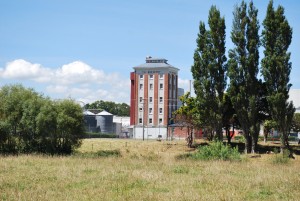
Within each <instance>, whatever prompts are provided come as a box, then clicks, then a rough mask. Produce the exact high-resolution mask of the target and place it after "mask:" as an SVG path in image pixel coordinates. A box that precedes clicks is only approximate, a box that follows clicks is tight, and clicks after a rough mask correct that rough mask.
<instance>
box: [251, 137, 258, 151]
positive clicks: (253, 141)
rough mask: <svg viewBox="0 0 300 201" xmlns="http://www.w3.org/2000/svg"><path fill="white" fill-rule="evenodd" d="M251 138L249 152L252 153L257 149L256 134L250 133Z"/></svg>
mask: <svg viewBox="0 0 300 201" xmlns="http://www.w3.org/2000/svg"><path fill="white" fill-rule="evenodd" d="M251 139H252V146H251V153H252V154H254V153H255V152H256V150H257V141H258V136H257V135H252V138H251Z"/></svg>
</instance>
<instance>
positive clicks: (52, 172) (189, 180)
mask: <svg viewBox="0 0 300 201" xmlns="http://www.w3.org/2000/svg"><path fill="white" fill-rule="evenodd" d="M114 150H119V152H120V155H119V156H118V157H115V156H113V154H111V155H110V154H108V156H107V157H82V155H81V156H79V155H74V156H69V157H68V156H59V157H58V156H57V157H49V156H41V155H21V156H7V157H0V170H1V171H0V200H72V201H73V200H104V201H105V200H109V201H110V200H116V201H121V200H122V201H123V200H149V201H150V200H151V201H152V200H154V201H155V200H162V201H165V200H298V199H299V197H300V191H299V190H298V187H299V185H300V180H299V178H300V172H299V167H300V162H299V161H300V157H299V156H296V160H293V161H290V163H288V164H274V163H272V162H271V161H272V158H274V155H263V156H262V157H261V158H253V159H249V160H247V161H242V162H240V163H232V162H230V161H221V160H217V161H198V160H176V159H175V156H177V155H179V154H183V153H191V154H193V153H194V152H195V151H194V150H193V149H188V148H187V147H186V145H185V142H184V141H177V142H165V141H164V142H157V141H145V142H143V141H135V140H108V139H101V140H100V139H97V140H95V139H91V140H84V141H83V145H82V147H81V148H80V149H78V150H77V151H78V152H80V153H82V154H91V153H94V154H96V155H97V153H101V151H114ZM106 153H107V152H106ZM109 153H112V152H109Z"/></svg>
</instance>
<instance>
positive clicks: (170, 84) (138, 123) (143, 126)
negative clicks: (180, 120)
mask: <svg viewBox="0 0 300 201" xmlns="http://www.w3.org/2000/svg"><path fill="white" fill-rule="evenodd" d="M133 69H134V72H131V74H130V80H131V97H130V128H129V134H130V136H131V137H133V138H138V139H156V138H158V137H162V138H166V137H167V126H168V124H170V123H171V121H172V113H173V112H174V111H175V110H176V109H177V98H178V71H179V69H178V68H176V67H174V66H172V65H170V64H168V62H167V60H166V59H164V58H152V57H150V56H149V57H146V63H144V64H141V65H138V66H135V67H133Z"/></svg>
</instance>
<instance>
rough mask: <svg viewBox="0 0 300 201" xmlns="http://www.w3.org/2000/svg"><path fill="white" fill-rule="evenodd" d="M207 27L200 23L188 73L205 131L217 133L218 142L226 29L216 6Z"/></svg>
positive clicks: (224, 80)
mask: <svg viewBox="0 0 300 201" xmlns="http://www.w3.org/2000/svg"><path fill="white" fill-rule="evenodd" d="M208 24H209V27H210V30H206V28H205V24H204V22H200V25H199V34H198V38H197V48H196V50H195V53H194V64H193V66H192V69H191V71H192V74H193V78H194V88H195V93H196V95H197V102H198V103H199V106H198V111H199V113H200V118H201V121H202V123H203V125H204V126H205V127H206V128H207V129H212V133H216V136H215V137H216V138H217V139H219V140H221V139H222V137H223V133H222V123H223V122H222V113H223V111H222V110H223V94H224V90H225V87H226V78H227V77H226V71H227V65H226V63H225V62H226V56H225V36H226V34H225V29H226V26H225V19H224V17H221V15H220V11H219V10H218V9H217V8H216V6H212V7H211V8H210V11H209V16H208Z"/></svg>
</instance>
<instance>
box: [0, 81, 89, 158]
mask: <svg viewBox="0 0 300 201" xmlns="http://www.w3.org/2000/svg"><path fill="white" fill-rule="evenodd" d="M0 102H1V105H0V152H1V153H32V152H38V153H50V154H69V153H71V152H72V150H73V149H74V148H75V147H77V146H79V145H80V142H81V141H80V139H81V136H82V135H83V114H82V109H81V108H80V106H79V105H78V104H76V103H75V102H74V101H71V100H64V101H58V102H55V101H51V100H49V99H48V98H44V97H43V96H42V95H39V94H38V93H36V92H35V91H34V90H32V89H26V88H24V87H23V86H21V85H12V86H4V87H2V88H1V89H0Z"/></svg>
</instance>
